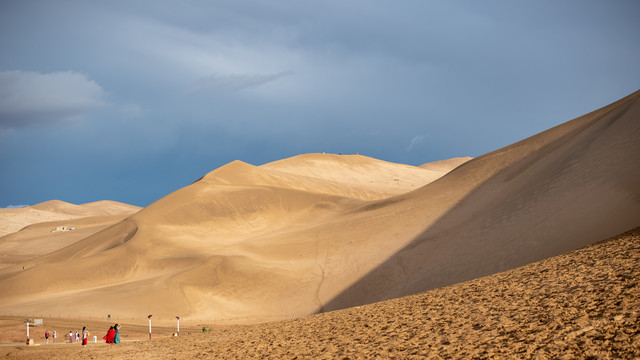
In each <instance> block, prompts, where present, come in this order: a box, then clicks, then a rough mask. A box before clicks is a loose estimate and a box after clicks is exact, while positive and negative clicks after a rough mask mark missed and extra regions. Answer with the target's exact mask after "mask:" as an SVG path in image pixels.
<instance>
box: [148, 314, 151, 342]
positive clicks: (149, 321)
mask: <svg viewBox="0 0 640 360" xmlns="http://www.w3.org/2000/svg"><path fill="white" fill-rule="evenodd" d="M148 318H149V340H151V315H149V316H148Z"/></svg>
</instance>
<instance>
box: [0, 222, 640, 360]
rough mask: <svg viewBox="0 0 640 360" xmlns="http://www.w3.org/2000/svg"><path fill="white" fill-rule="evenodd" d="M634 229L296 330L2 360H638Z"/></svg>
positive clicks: (33, 352) (42, 350)
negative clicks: (561, 253) (528, 262)
mask: <svg viewBox="0 0 640 360" xmlns="http://www.w3.org/2000/svg"><path fill="white" fill-rule="evenodd" d="M639 279H640V228H636V229H635V230H633V231H630V232H627V233H625V234H622V235H620V236H618V237H615V238H612V239H609V240H607V241H604V242H600V243H597V244H595V245H592V246H589V247H586V248H582V249H579V250H576V251H572V252H570V253H566V254H563V255H560V256H556V257H553V258H549V259H546V260H542V261H539V262H536V263H532V264H529V265H526V266H523V267H520V268H516V269H513V270H510V271H506V272H502V273H498V274H495V275H492V276H488V277H484V278H479V279H476V280H472V281H468V282H464V283H460V284H456V285H452V286H448V287H445V288H440V289H435V290H432V291H428V292H425V293H421V294H418V295H413V296H408V297H404V298H399V299H394V300H389V301H385V302H381V303H376V304H371V305H365V306H361V307H356V308H350V309H345V310H340V311H334V312H330V313H325V314H319V315H315V316H310V317H306V318H300V319H295V320H289V321H283V322H274V323H266V324H260V325H253V326H242V327H234V328H227V329H217V330H215V331H213V332H210V333H205V334H202V333H199V334H190V335H186V336H181V337H179V338H163V339H158V340H153V341H151V342H149V341H143V342H129V343H124V344H121V345H120V346H106V345H95V346H90V347H89V348H87V349H82V348H81V347H79V346H74V347H72V346H56V347H53V346H43V347H29V348H27V347H20V348H15V347H14V348H7V349H1V350H0V355H3V354H6V356H5V358H6V359H27V358H28V359H39V358H50V357H56V358H59V359H102V358H121V359H157V358H163V359H193V358H227V359H235V358H243V359H249V358H251V359H261V358H274V359H311V358H313V359H369V358H398V359H423V358H432V359H453V358H455V359H462V358H464V359H487V358H505V359H506V358H529V359H549V358H557V359H585V358H592V359H596V358H624V359H633V358H638V357H640V280H639Z"/></svg>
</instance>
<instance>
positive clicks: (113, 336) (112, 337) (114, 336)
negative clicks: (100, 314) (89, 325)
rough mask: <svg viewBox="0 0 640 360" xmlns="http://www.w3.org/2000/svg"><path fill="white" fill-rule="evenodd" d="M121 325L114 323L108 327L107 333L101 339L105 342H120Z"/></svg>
mask: <svg viewBox="0 0 640 360" xmlns="http://www.w3.org/2000/svg"><path fill="white" fill-rule="evenodd" d="M121 327H122V325H118V324H115V325H113V326H111V327H110V328H109V331H107V335H105V336H104V337H103V339H104V340H105V341H106V342H107V344H120V328H121Z"/></svg>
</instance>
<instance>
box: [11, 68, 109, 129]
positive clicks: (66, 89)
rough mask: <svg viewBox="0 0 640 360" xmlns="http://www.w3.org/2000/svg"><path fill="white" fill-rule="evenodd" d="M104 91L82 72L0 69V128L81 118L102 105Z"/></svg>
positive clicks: (21, 126) (14, 127)
mask: <svg viewBox="0 0 640 360" xmlns="http://www.w3.org/2000/svg"><path fill="white" fill-rule="evenodd" d="M104 96H105V94H104V91H103V90H102V88H101V87H100V86H99V85H98V84H96V83H95V82H94V81H93V80H90V79H89V78H88V77H87V76H86V75H84V74H80V73H76V72H72V71H66V72H52V73H47V74H40V73H37V72H31V71H3V72H0V129H3V128H4V129H17V128H23V127H27V126H31V125H36V124H43V123H59V122H64V121H69V120H75V119H78V118H82V116H83V115H85V114H87V113H90V112H92V111H95V110H98V109H100V108H102V107H104V106H105V105H106V104H107V103H106V102H105V100H104Z"/></svg>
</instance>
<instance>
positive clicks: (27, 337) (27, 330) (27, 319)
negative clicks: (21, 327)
mask: <svg viewBox="0 0 640 360" xmlns="http://www.w3.org/2000/svg"><path fill="white" fill-rule="evenodd" d="M27 341H29V320H28V319H27Z"/></svg>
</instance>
